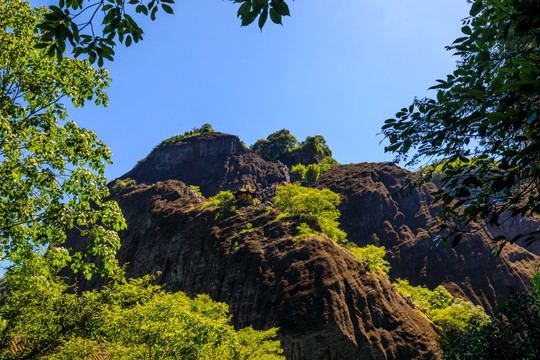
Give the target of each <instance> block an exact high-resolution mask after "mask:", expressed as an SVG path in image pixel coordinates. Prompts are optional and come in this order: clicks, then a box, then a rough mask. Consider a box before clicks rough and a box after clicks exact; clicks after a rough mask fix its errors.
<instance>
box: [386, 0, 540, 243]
mask: <svg viewBox="0 0 540 360" xmlns="http://www.w3.org/2000/svg"><path fill="white" fill-rule="evenodd" d="M471 3H472V6H471V10H470V17H468V18H466V19H465V20H464V23H463V27H462V32H463V37H460V38H458V39H456V40H455V41H454V43H453V44H452V46H450V47H449V49H452V50H454V51H455V54H456V55H457V56H459V57H460V60H459V61H458V65H457V69H456V70H455V71H454V72H453V73H452V74H450V75H448V76H447V78H446V80H437V81H438V84H437V85H435V86H433V87H432V89H436V90H437V96H436V99H429V98H425V99H416V100H415V101H414V102H413V103H412V105H411V106H409V107H407V108H403V109H402V110H401V111H400V112H398V113H397V114H396V118H394V119H389V120H387V121H386V123H385V125H384V126H383V134H384V135H385V137H386V138H387V139H388V140H389V142H390V144H389V145H388V146H387V147H386V148H385V151H389V152H393V153H395V154H396V160H398V161H401V160H403V161H406V164H407V165H409V166H411V165H413V164H416V163H417V162H419V161H420V160H422V159H428V160H435V162H437V161H442V162H441V163H442V164H443V166H442V169H441V172H442V174H443V175H442V180H441V182H442V188H441V189H440V190H439V191H438V192H436V193H435V201H440V203H441V204H442V211H441V213H440V215H439V217H438V222H437V223H436V224H435V226H436V227H437V228H438V229H439V230H440V231H441V235H442V236H441V237H440V239H442V240H443V242H446V241H447V240H448V239H449V236H450V235H454V237H453V244H454V245H456V244H457V243H459V241H460V239H461V233H462V232H463V231H464V230H467V229H468V227H467V225H475V224H480V225H481V226H483V225H485V224H490V225H493V226H497V225H499V224H501V223H503V222H505V221H511V220H510V219H512V217H515V216H517V217H525V216H538V215H539V212H540V187H539V186H538V184H540V122H539V118H538V108H539V106H540V102H539V98H538V93H539V92H540V46H539V44H540V19H539V17H538V16H537V14H538V13H540V2H538V1H530V0H504V1H503V0H475V1H471ZM411 154H412V155H411ZM471 159H474V161H471ZM456 160H460V162H459V163H457V164H456ZM427 175H428V176H427V178H429V174H427ZM523 235H527V237H526V239H525V240H526V241H529V242H531V241H534V240H537V239H538V237H539V233H538V231H536V232H534V233H532V234H521V235H518V236H516V237H515V238H513V239H504V238H503V237H502V236H501V237H497V238H496V239H495V241H496V242H498V245H499V246H498V247H499V250H500V249H501V248H502V245H504V244H505V243H506V242H504V240H507V241H511V242H513V241H516V240H517V239H518V238H520V237H523Z"/></svg>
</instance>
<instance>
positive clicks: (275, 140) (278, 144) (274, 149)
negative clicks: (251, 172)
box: [251, 129, 298, 159]
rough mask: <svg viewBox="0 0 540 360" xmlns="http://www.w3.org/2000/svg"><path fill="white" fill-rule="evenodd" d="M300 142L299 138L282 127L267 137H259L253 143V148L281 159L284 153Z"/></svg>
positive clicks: (267, 156)
mask: <svg viewBox="0 0 540 360" xmlns="http://www.w3.org/2000/svg"><path fill="white" fill-rule="evenodd" d="M297 143H298V140H296V138H295V137H294V136H293V135H291V133H290V131H289V130H287V129H281V130H279V131H276V132H274V133H272V134H270V135H268V137H267V138H266V139H259V140H257V142H255V144H253V145H251V149H252V150H253V151H255V152H256V153H259V154H260V155H262V156H264V157H266V158H269V159H279V158H280V157H281V156H282V155H283V154H286V153H288V152H289V151H290V150H291V149H292V148H294V146H295V145H296V144H297Z"/></svg>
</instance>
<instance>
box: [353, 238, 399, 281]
mask: <svg viewBox="0 0 540 360" xmlns="http://www.w3.org/2000/svg"><path fill="white" fill-rule="evenodd" d="M346 248H347V250H349V251H350V252H351V253H352V254H353V255H354V256H356V258H357V259H360V260H362V261H364V262H365V263H366V266H367V268H368V270H369V271H372V272H376V273H382V274H384V276H386V277H388V273H389V272H390V263H389V262H388V261H386V260H384V256H385V255H386V249H385V247H384V246H380V247H378V246H374V245H367V246H365V247H357V246H350V245H348V246H346Z"/></svg>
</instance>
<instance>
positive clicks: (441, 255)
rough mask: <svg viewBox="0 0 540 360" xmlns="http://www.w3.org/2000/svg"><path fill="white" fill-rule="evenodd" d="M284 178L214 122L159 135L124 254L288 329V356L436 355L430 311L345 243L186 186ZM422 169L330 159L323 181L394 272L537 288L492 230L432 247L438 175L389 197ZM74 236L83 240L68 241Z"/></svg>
mask: <svg viewBox="0 0 540 360" xmlns="http://www.w3.org/2000/svg"><path fill="white" fill-rule="evenodd" d="M287 176H288V174H287V168H286V167H284V165H283V164H281V163H278V162H274V161H268V160H264V159H263V158H261V157H260V156H259V155H258V154H256V153H254V152H253V151H251V150H250V149H248V148H246V147H245V146H243V144H242V142H241V141H240V140H239V139H238V138H237V137H236V136H232V135H227V134H221V133H215V132H213V133H209V134H203V135H198V136H193V137H189V138H186V139H182V140H181V142H178V143H168V144H162V145H160V146H158V147H157V148H156V150H155V151H153V152H152V153H151V155H150V156H149V157H148V158H147V159H145V160H143V161H141V162H140V163H139V164H138V165H137V166H136V167H135V168H134V169H133V170H131V171H130V172H128V173H127V174H125V175H124V176H122V177H121V180H127V179H133V180H134V182H135V183H136V185H132V186H128V187H126V188H124V189H121V188H120V189H119V190H117V191H116V193H115V194H114V195H113V198H114V199H115V200H117V201H118V203H119V205H120V207H121V208H122V211H123V212H124V215H125V217H126V221H127V224H128V228H127V230H125V231H122V232H121V233H120V237H121V241H122V246H121V249H120V251H119V252H118V256H117V257H118V259H119V261H120V262H121V263H127V268H126V270H127V275H128V276H130V277H134V276H141V275H144V274H147V273H156V272H160V273H161V275H160V277H159V282H160V283H162V284H165V286H166V289H167V290H170V291H184V292H186V293H187V294H189V295H195V294H199V293H207V294H209V295H210V296H211V297H212V298H213V299H214V300H217V301H223V302H226V303H228V304H229V307H230V311H231V313H232V314H233V322H234V324H235V326H238V327H243V326H247V325H252V326H253V327H254V328H256V329H266V328H270V327H274V326H277V327H279V328H280V331H279V337H280V339H281V341H282V346H283V348H284V350H285V355H286V357H287V359H291V360H300V359H302V360H303V359H309V360H311V359H315V360H333V359H428V358H429V359H432V358H435V359H436V358H440V356H441V354H440V352H439V350H438V343H437V342H438V340H439V339H440V336H439V334H438V333H437V332H436V330H435V329H434V327H433V325H432V324H431V322H430V321H429V320H427V319H426V318H425V317H424V316H423V315H422V314H420V313H419V312H418V311H416V310H413V309H412V308H411V307H409V306H408V305H407V304H406V303H405V301H404V299H403V298H402V297H401V296H400V295H399V294H398V293H397V292H396V291H395V290H394V288H393V287H392V285H391V283H390V282H389V281H388V280H387V279H386V278H385V277H384V276H382V275H380V274H375V273H372V272H368V271H367V269H366V266H365V264H364V263H363V262H362V261H359V260H357V259H356V258H355V257H354V256H353V255H352V254H351V253H349V252H348V251H347V250H345V249H343V248H342V247H340V246H338V245H337V244H335V243H334V242H333V241H331V240H330V239H328V238H326V237H324V236H313V237H311V238H308V239H305V240H297V239H295V236H296V235H297V233H298V230H297V226H298V225H299V224H298V223H296V222H295V221H294V220H291V219H290V218H283V217H282V216H280V213H279V212H278V211H276V210H271V209H264V208H262V207H259V206H247V207H241V208H239V209H236V210H235V211H231V212H229V213H225V214H223V213H220V212H218V211H217V210H212V209H209V208H204V207H203V206H201V204H200V202H199V200H200V199H199V198H198V197H197V196H195V195H194V192H193V191H192V190H191V189H190V188H189V186H188V185H197V186H199V187H200V189H201V192H202V193H203V195H205V196H212V195H214V194H216V193H217V192H218V191H221V190H236V189H237V188H238V187H240V186H241V185H250V186H252V187H254V188H255V189H257V190H258V191H260V192H262V194H264V197H265V199H269V198H271V196H272V194H273V188H274V187H275V186H276V185H277V184H280V183H282V182H284V181H286V179H287ZM414 176H415V175H414V174H413V173H411V172H409V171H406V170H404V169H400V168H399V167H397V166H395V165H393V164H386V163H382V164H369V163H362V164H356V165H342V166H335V167H333V168H332V169H330V170H329V171H328V172H326V173H325V174H324V175H322V176H321V177H320V179H319V180H318V181H317V182H316V183H315V184H314V186H315V187H319V188H322V187H327V188H330V189H331V190H332V191H334V192H337V193H338V194H340V197H341V200H342V202H341V205H340V211H341V214H342V215H341V218H340V222H341V226H342V228H343V229H344V230H345V231H346V232H347V233H348V238H349V240H350V241H353V242H355V243H357V244H358V245H360V246H363V245H366V244H375V245H378V246H381V245H384V246H385V247H386V249H387V252H388V253H387V258H388V260H389V261H390V263H391V266H392V270H391V273H390V276H391V279H395V278H406V279H409V281H410V282H411V284H413V285H423V286H427V287H429V288H430V289H433V288H434V287H436V286H437V285H439V284H443V285H444V286H445V287H446V288H447V289H448V290H449V291H450V292H452V293H453V294H454V295H456V296H460V297H463V298H467V299H470V300H472V301H473V302H475V303H477V304H482V305H484V306H485V307H486V308H488V309H489V308H492V307H493V306H495V305H496V304H497V303H500V302H501V301H502V300H504V298H505V296H506V295H507V286H514V287H517V288H521V289H522V288H527V287H528V285H529V283H528V282H529V279H530V277H531V276H532V274H533V264H534V263H538V262H539V260H540V257H539V256H537V255H534V254H532V253H530V252H528V251H527V250H525V249H523V248H522V247H520V246H517V245H513V246H509V247H507V248H505V250H504V251H503V254H502V255H501V256H500V257H496V256H493V255H491V254H490V249H491V244H490V233H489V231H488V230H485V231H484V230H483V231H478V232H476V233H475V234H473V235H470V236H465V237H464V238H463V240H462V243H461V244H460V245H459V246H458V247H457V248H450V247H439V248H435V249H432V248H431V244H432V239H433V237H434V234H432V233H430V232H429V231H428V230H427V224H428V222H429V221H432V220H433V218H434V217H435V216H436V213H437V207H436V206H433V205H432V204H431V200H432V198H431V195H430V192H431V191H432V190H434V189H435V186H434V185H432V184H429V185H426V186H424V187H423V188H421V189H417V190H415V191H413V193H412V194H411V195H410V196H408V197H405V198H390V197H389V196H388V195H389V194H390V193H392V192H393V191H395V190H397V189H399V188H401V187H403V186H404V185H405V184H407V183H408V182H409V181H410V180H411V178H412V177H414ZM112 185H113V184H111V187H112ZM68 246H70V247H72V248H73V249H80V248H81V247H82V246H84V242H83V241H80V240H77V239H76V238H70V239H69V240H68ZM96 286H99V283H98V281H96V280H95V281H94V282H90V283H86V284H81V287H87V288H88V287H96Z"/></svg>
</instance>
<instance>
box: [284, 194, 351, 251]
mask: <svg viewBox="0 0 540 360" xmlns="http://www.w3.org/2000/svg"><path fill="white" fill-rule="evenodd" d="M339 203H340V199H339V195H338V194H336V193H334V192H332V191H330V190H329V189H322V190H319V189H312V188H307V187H303V186H300V185H294V184H285V185H283V186H280V187H278V188H277V189H276V196H275V198H274V206H276V207H277V208H278V209H279V210H281V211H282V212H284V213H285V214H286V215H287V216H299V217H306V218H309V219H312V220H313V221H316V222H317V223H318V224H319V226H320V228H321V230H322V232H323V233H324V234H325V235H326V236H328V237H329V238H331V239H333V240H334V241H336V242H337V243H338V244H345V243H347V234H346V233H345V232H344V231H343V230H341V229H339V223H338V222H337V219H338V218H339V216H340V213H339V210H338V209H337V208H336V206H337V205H339Z"/></svg>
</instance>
